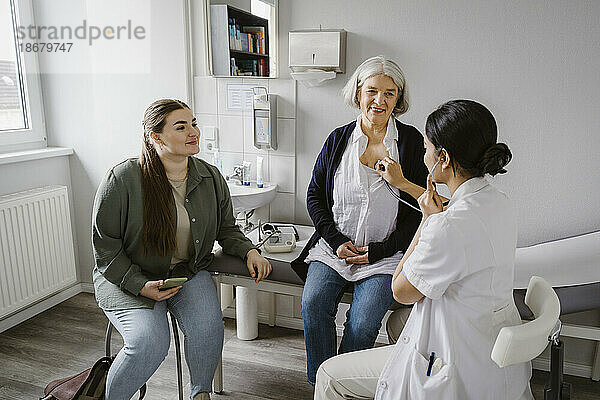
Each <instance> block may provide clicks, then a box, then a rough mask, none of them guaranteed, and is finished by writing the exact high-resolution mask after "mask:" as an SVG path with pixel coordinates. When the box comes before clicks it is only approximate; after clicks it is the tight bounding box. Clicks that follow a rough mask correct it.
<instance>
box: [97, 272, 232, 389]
mask: <svg viewBox="0 0 600 400" xmlns="http://www.w3.org/2000/svg"><path fill="white" fill-rule="evenodd" d="M167 310H169V311H170V312H171V313H172V314H173V315H174V316H175V319H176V320H177V325H178V326H179V329H181V331H182V332H183V335H184V341H183V343H184V352H185V360H186V362H187V366H188V369H189V371H190V381H191V383H190V387H191V397H192V398H193V397H194V396H195V395H196V394H198V393H200V392H210V391H211V390H212V379H213V376H214V373H215V370H216V368H217V364H218V363H219V359H220V357H221V351H222V350H223V334H224V325H223V315H222V314H221V305H220V303H219V299H218V297H217V291H216V288H215V285H214V284H213V281H212V278H211V277H210V274H209V273H208V272H207V271H200V272H198V274H196V275H195V276H194V277H193V278H192V279H190V280H189V281H187V282H186V283H184V284H183V287H182V288H181V289H180V290H179V292H178V293H177V294H176V295H175V296H173V297H171V298H170V299H167V300H165V301H159V302H156V303H155V305H154V308H153V309H149V308H136V309H129V310H115V311H104V313H105V314H106V316H107V317H108V319H109V320H110V322H111V323H112V324H113V325H114V326H115V328H117V330H118V331H119V333H120V334H121V336H122V337H123V342H124V345H123V348H122V349H121V351H119V354H118V355H117V357H116V358H115V361H114V362H113V364H112V365H111V367H110V370H109V371H108V376H107V379H106V399H107V400H129V399H130V398H131V396H133V395H134V394H135V392H136V391H137V390H139V388H140V387H142V385H143V384H144V383H145V382H146V381H147V380H148V379H150V377H151V376H152V374H154V372H155V371H156V370H157V369H158V367H159V366H160V364H161V363H162V362H163V360H164V359H165V357H166V356H167V353H168V351H169V346H170V344H171V336H170V332H169V323H168V321H167ZM174 373H175V372H174ZM173 379H175V376H173Z"/></svg>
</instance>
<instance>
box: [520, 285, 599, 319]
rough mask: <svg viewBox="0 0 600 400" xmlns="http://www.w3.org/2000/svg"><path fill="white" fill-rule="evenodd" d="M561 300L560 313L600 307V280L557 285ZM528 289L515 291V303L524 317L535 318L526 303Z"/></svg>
mask: <svg viewBox="0 0 600 400" xmlns="http://www.w3.org/2000/svg"><path fill="white" fill-rule="evenodd" d="M554 291H555V292H556V295H557V296H558V299H559V300H560V315H564V314H571V313H576V312H581V311H588V310H593V309H596V308H600V282H596V283H588V284H585V285H573V286H562V287H555V288H554ZM525 292H527V290H526V289H516V290H514V291H513V296H514V298H515V304H516V305H517V309H518V310H519V313H520V314H521V318H522V319H533V313H532V312H531V310H530V309H529V307H527V305H526V304H525Z"/></svg>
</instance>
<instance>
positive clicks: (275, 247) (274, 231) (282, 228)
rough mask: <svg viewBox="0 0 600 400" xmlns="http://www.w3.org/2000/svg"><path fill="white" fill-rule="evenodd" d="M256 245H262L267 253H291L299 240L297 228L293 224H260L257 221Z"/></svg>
mask: <svg viewBox="0 0 600 400" xmlns="http://www.w3.org/2000/svg"><path fill="white" fill-rule="evenodd" d="M258 239H259V242H258V244H257V245H256V247H260V246H264V248H265V250H266V251H267V252H268V253H291V252H292V251H293V250H294V249H295V248H296V240H299V235H298V230H296V227H295V226H293V225H274V224H262V223H261V222H260V221H259V222H258Z"/></svg>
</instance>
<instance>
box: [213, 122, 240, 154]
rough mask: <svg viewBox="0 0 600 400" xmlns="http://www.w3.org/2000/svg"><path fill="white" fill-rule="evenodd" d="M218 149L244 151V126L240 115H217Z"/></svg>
mask: <svg viewBox="0 0 600 400" xmlns="http://www.w3.org/2000/svg"><path fill="white" fill-rule="evenodd" d="M218 142H219V149H220V150H221V151H235V152H240V153H241V152H243V151H244V126H243V124H242V116H241V115H219V140H218Z"/></svg>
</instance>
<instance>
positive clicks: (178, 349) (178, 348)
mask: <svg viewBox="0 0 600 400" xmlns="http://www.w3.org/2000/svg"><path fill="white" fill-rule="evenodd" d="M169 314H170V315H171V326H172V327H173V336H175V351H176V353H177V386H178V388H179V400H183V377H182V373H181V346H180V343H179V330H178V329H177V320H175V316H174V315H173V314H171V313H169Z"/></svg>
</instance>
